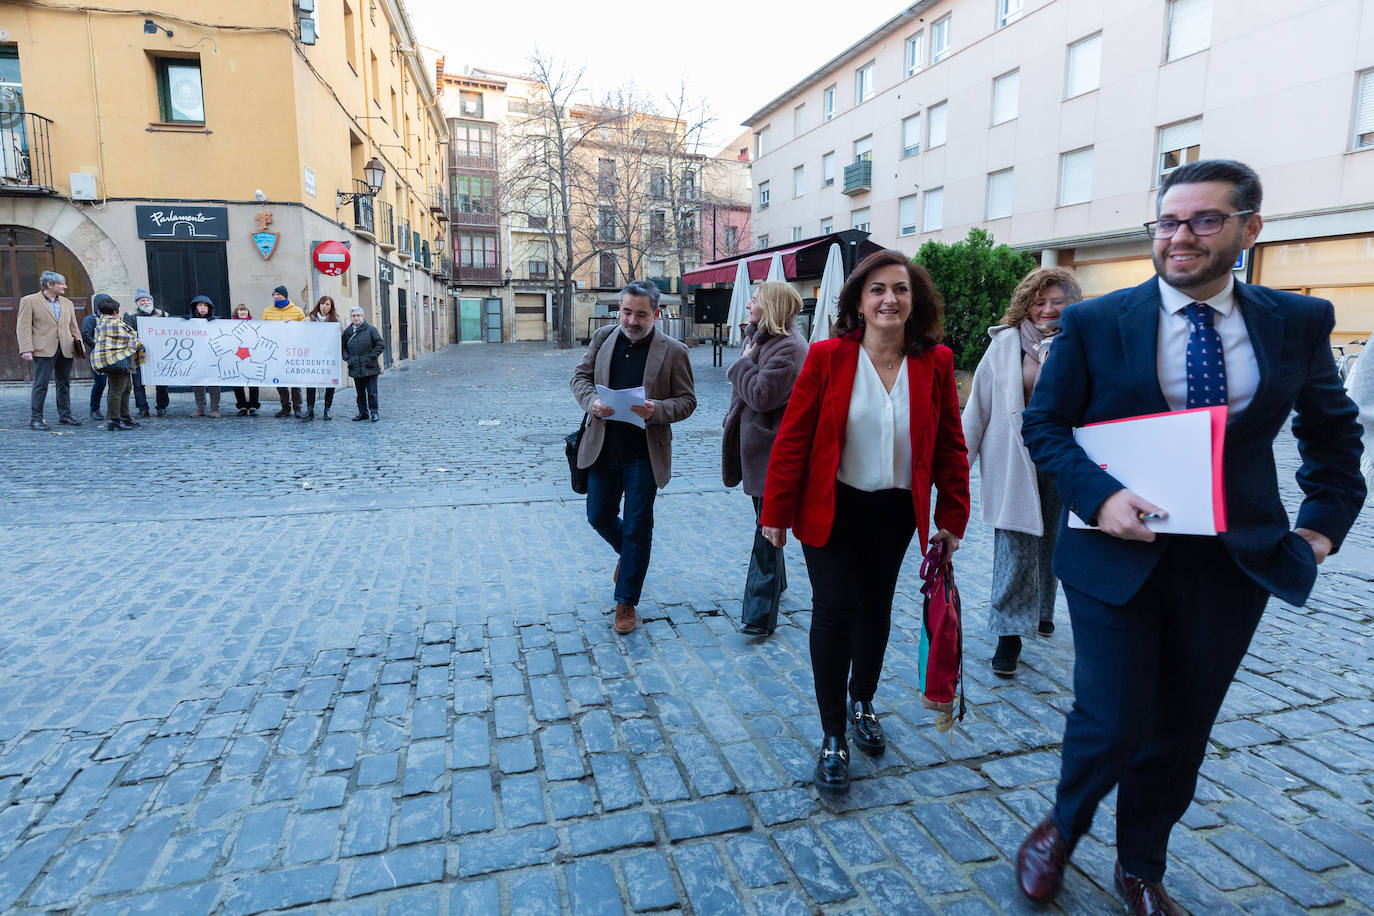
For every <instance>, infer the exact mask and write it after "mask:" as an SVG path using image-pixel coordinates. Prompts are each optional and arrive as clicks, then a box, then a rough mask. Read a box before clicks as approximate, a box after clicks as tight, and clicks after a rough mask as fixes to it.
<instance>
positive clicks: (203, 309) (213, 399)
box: [186, 296, 219, 420]
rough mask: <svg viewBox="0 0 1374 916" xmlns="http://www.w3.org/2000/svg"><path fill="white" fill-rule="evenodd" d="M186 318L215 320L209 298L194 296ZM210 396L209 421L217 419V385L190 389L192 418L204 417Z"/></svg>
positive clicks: (212, 305) (213, 307)
mask: <svg viewBox="0 0 1374 916" xmlns="http://www.w3.org/2000/svg"><path fill="white" fill-rule="evenodd" d="M186 317H187V318H201V319H204V320H206V321H214V320H215V304H214V303H213V302H211V301H210V297H209V296H196V297H195V298H194V299H192V300H191V310H190V312H188V313H187V315H186ZM206 392H209V394H210V419H212V420H218V419H219V386H218V385H195V386H192V388H191V393H192V394H193V395H194V396H195V399H196V409H195V411H193V412H192V414H191V416H193V417H203V416H205V394H206Z"/></svg>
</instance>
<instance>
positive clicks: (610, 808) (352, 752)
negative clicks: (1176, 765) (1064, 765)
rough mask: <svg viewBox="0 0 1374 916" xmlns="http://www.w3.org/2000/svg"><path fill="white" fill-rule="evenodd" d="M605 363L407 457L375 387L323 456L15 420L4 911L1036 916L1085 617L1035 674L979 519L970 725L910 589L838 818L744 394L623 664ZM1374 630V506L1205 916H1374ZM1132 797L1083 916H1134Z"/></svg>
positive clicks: (563, 365) (1190, 824) (1246, 709)
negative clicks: (1125, 880) (1007, 659)
mask: <svg viewBox="0 0 1374 916" xmlns="http://www.w3.org/2000/svg"><path fill="white" fill-rule="evenodd" d="M735 352H736V351H730V350H727V351H726V362H727V364H728V363H729V361H730V360H731V359H733V357H734V354H735ZM579 356H580V350H573V351H558V350H556V349H552V348H550V347H548V346H545V345H542V344H508V345H490V346H487V345H471V346H456V347H450V348H449V349H447V350H445V351H441V352H439V353H436V354H432V355H428V356H426V357H424V358H422V359H420V360H417V361H414V362H411V363H409V364H408V365H407V366H406V367H405V368H393V369H392V370H390V371H388V373H387V374H386V375H384V376H383V377H382V379H381V385H380V402H381V416H382V420H381V422H379V423H375V424H373V423H352V422H349V419H350V418H351V416H352V414H353V392H352V391H351V390H345V391H341V392H340V393H339V400H338V402H337V404H336V417H335V419H334V420H333V421H332V422H329V423H325V422H320V421H316V422H313V423H308V424H307V423H300V422H298V421H295V420H285V419H283V420H276V419H273V418H272V417H271V416H270V411H264V413H263V415H262V416H259V417H257V418H256V419H250V418H238V417H234V416H233V415H232V414H233V411H232V410H230V411H228V412H227V413H228V415H227V416H226V417H225V418H223V419H220V420H214V421H212V420H196V419H191V418H190V417H189V414H190V412H191V410H192V408H193V404H192V402H191V396H190V394H189V392H188V393H184V394H174V395H173V403H172V410H171V415H170V416H168V417H167V418H165V419H158V418H156V417H154V418H152V419H150V420H145V421H143V427H142V429H139V430H136V431H132V432H121V433H112V432H107V431H106V430H105V428H104V424H97V423H91V422H88V423H86V424H85V425H83V426H82V427H80V428H78V429H68V428H66V427H58V426H56V425H55V421H56V411H55V409H54V407H53V403H52V394H51V393H50V394H49V401H48V417H47V418H48V421H49V422H50V423H54V427H53V428H54V430H57V432H54V433H35V432H31V431H29V430H28V429H27V422H28V410H27V404H28V390H27V387H26V386H22V385H12V386H7V387H4V388H0V441H3V451H4V454H5V455H6V456H7V457H6V462H5V463H6V466H7V473H6V474H5V475H4V476H3V478H0V504H2V505H3V506H4V510H3V515H0V545H2V546H3V549H0V582H3V587H2V589H0V620H2V621H3V623H4V627H3V631H0V912H5V913H11V912H13V913H49V912H62V913H74V914H126V913H159V914H162V913H222V914H229V916H244V914H253V913H264V912H276V911H287V910H289V911H291V912H293V913H300V912H313V913H320V914H324V913H331V914H345V913H346V914H379V916H380V914H385V916H402V914H429V913H437V914H469V913H471V914H491V913H516V914H543V913H573V914H577V916H583V914H586V916H600V914H613V913H614V914H619V913H631V912H645V911H664V912H671V913H695V914H701V916H717V914H734V913H741V914H759V916H772V914H818V913H825V914H838V913H851V914H856V913H867V914H871V916H877V914H918V913H942V914H950V916H973V914H982V913H1026V912H1033V910H1032V908H1031V907H1030V906H1029V905H1028V904H1026V903H1025V902H1024V900H1023V899H1022V898H1021V896H1020V894H1019V892H1018V891H1017V890H1016V887H1015V882H1014V878H1013V874H1012V867H1011V864H1010V863H1011V861H1012V859H1013V857H1014V855H1015V851H1016V847H1017V845H1018V844H1019V843H1020V841H1021V839H1022V837H1023V836H1024V835H1025V833H1026V832H1027V830H1028V829H1029V827H1030V826H1031V825H1033V824H1034V823H1036V822H1037V821H1038V820H1039V818H1040V817H1041V816H1042V815H1043V814H1044V812H1045V811H1046V810H1047V808H1048V805H1049V799H1050V798H1051V797H1052V795H1053V790H1054V781H1055V778H1056V776H1057V773H1058V764H1059V757H1058V753H1059V750H1058V742H1059V738H1060V736H1061V732H1062V723H1063V717H1064V712H1065V711H1066V710H1067V709H1068V707H1069V705H1070V703H1071V692H1070V687H1071V683H1072V639H1073V635H1072V631H1071V628H1070V626H1069V622H1068V615H1067V613H1066V612H1065V611H1064V609H1063V602H1062V598H1061V601H1060V609H1059V614H1058V618H1057V622H1058V630H1057V632H1056V633H1055V634H1054V635H1053V636H1052V637H1051V638H1048V639H1038V640H1035V641H1027V644H1026V648H1025V651H1024V654H1023V666H1022V670H1021V672H1020V673H1019V674H1018V675H1017V676H1016V677H1015V678H1014V679H1011V680H1001V679H999V678H996V677H994V676H993V675H992V673H991V671H990V669H989V667H988V663H987V662H988V659H989V658H990V657H991V654H992V646H993V643H994V642H995V640H994V639H993V638H992V637H990V636H989V634H988V633H987V593H988V585H989V581H990V566H991V553H992V551H991V545H992V536H991V531H990V530H989V529H987V528H985V527H984V526H983V525H982V524H981V523H980V522H978V521H977V520H976V519H977V513H976V506H975V521H974V522H973V523H972V525H971V527H970V531H969V535H968V538H967V539H966V541H965V545H964V549H962V550H961V551H960V552H959V553H958V554H957V556H956V561H955V568H956V574H957V576H958V579H959V583H960V585H961V586H962V589H963V596H964V604H965V613H966V616H965V652H966V664H965V680H966V687H967V691H966V692H967V700H968V703H969V716H968V718H967V719H966V721H965V722H963V723H962V724H961V725H959V726H957V727H956V728H955V729H954V731H953V732H951V733H950V734H948V735H939V734H937V733H936V732H935V729H934V727H933V716H932V714H931V713H930V712H929V711H927V710H925V709H923V708H922V705H921V699H920V695H919V691H918V677H917V662H916V649H917V637H918V634H919V615H920V600H919V594H918V583H919V580H918V579H917V577H916V573H917V568H918V567H919V557H918V556H915V555H914V554H913V555H912V556H911V557H909V558H908V562H907V564H906V566H905V567H904V570H903V575H902V578H901V580H900V582H899V586H898V597H897V603H896V607H895V609H894V629H893V635H892V641H891V644H890V647H889V650H888V655H887V663H886V666H885V669H884V678H883V681H882V684H881V686H880V688H879V692H878V697H877V701H876V705H877V706H878V709H879V712H880V714H881V716H882V722H883V725H884V727H885V729H886V732H887V735H888V737H889V745H890V746H889V749H888V751H887V753H886V754H884V755H883V756H882V757H880V758H877V759H875V760H870V759H869V758H866V757H865V756H864V755H863V754H861V753H856V754H855V755H854V761H853V766H852V772H853V775H854V777H855V782H854V785H853V788H852V790H851V791H850V793H849V795H848V796H847V797H846V798H845V799H844V800H843V801H842V802H839V803H832V802H828V801H822V800H820V799H819V798H818V796H817V795H816V793H815V791H814V790H813V789H812V788H811V786H810V776H811V770H812V766H813V764H814V760H815V758H814V754H815V752H816V749H817V746H818V744H819V741H820V737H821V733H820V725H819V720H818V718H817V716H816V711H815V703H814V694H813V689H812V683H811V669H810V663H809V657H808V650H807V627H808V623H809V610H808V609H809V607H810V590H809V587H808V584H807V580H806V576H805V573H804V563H803V560H802V556H801V552H800V550H799V549H798V548H797V547H796V545H795V543H790V544H789V546H788V549H787V550H788V554H787V562H788V563H789V564H790V565H791V567H792V574H791V575H790V576H789V583H790V590H789V591H788V593H787V594H786V596H785V598H784V604H783V612H784V613H783V617H782V620H781V625H780V627H779V629H778V631H777V633H776V634H775V635H774V636H773V637H772V638H770V639H766V640H755V639H751V638H749V637H747V636H744V635H742V634H740V633H739V606H740V593H741V591H742V587H743V582H744V573H745V568H746V565H747V560H748V550H749V544H750V541H751V538H752V535H753V513H752V508H751V506H750V502H749V499H748V498H747V497H746V496H745V495H744V494H743V493H741V492H739V491H733V492H731V491H726V490H725V489H724V488H723V487H722V486H721V484H720V477H719V464H720V456H719V449H720V422H721V419H722V417H723V416H724V413H725V408H726V405H727V403H728V400H729V383H728V381H727V380H726V378H725V370H724V369H723V368H716V367H712V365H711V353H710V349H709V348H708V347H697V348H695V349H694V350H693V351H692V358H693V365H694V369H695V373H696V382H697V393H698V398H699V405H698V408H697V412H696V414H695V415H694V416H692V417H691V418H690V419H689V420H687V421H685V422H683V423H681V424H678V425H677V426H675V427H674V429H673V433H674V439H673V443H674V456H673V458H674V472H675V477H674V479H673V481H672V483H671V484H670V485H669V487H668V488H667V489H666V490H664V491H663V492H662V493H661V494H660V497H659V501H658V503H657V507H656V529H655V534H656V536H655V543H654V556H653V561H652V564H651V568H650V571H649V577H648V580H647V582H646V585H645V598H644V603H643V604H642V605H641V606H640V615H641V620H642V621H643V623H642V625H641V626H640V627H639V628H638V629H637V630H636V631H635V632H634V633H633V634H631V635H630V636H628V637H618V636H616V635H615V633H614V632H613V631H612V629H611V626H610V615H609V610H610V606H611V602H612V598H611V587H610V583H611V571H612V569H613V567H614V563H615V557H614V555H613V554H612V552H611V550H610V549H609V548H608V547H607V546H606V545H605V544H604V542H602V541H601V539H600V538H599V537H597V536H596V534H595V533H594V532H593V531H592V530H591V529H590V527H588V525H587V523H586V519H585V514H584V512H585V510H584V504H583V501H582V499H581V498H579V497H576V496H574V495H573V494H572V493H571V491H570V490H569V489H568V487H567V465H566V462H565V460H564V457H563V449H562V441H563V436H564V435H565V434H566V433H568V432H571V431H572V430H573V429H575V428H576V425H577V421H578V418H579V415H578V413H577V411H576V408H575V406H574V404H573V402H572V399H571V396H570V394H569V391H568V379H569V377H570V375H571V372H572V368H573V366H574V364H575V363H576V360H577V359H578V357H579ZM88 390H89V389H88V385H87V383H84V382H82V383H79V384H76V385H74V386H73V403H74V405H75V406H76V408H77V415H78V417H81V418H83V419H84V417H85V415H86V409H85V408H86V403H87V393H88ZM263 394H264V404H268V403H274V402H275V397H273V396H272V393H271V392H270V390H269V389H264V391H263ZM228 403H229V404H230V405H232V403H233V401H232V395H231V396H230V397H229V400H228ZM1275 448H1276V452H1277V454H1278V455H1279V456H1280V473H1281V477H1282V478H1284V480H1283V485H1284V488H1285V495H1286V498H1287V501H1288V503H1289V506H1290V509H1291V508H1292V507H1293V506H1295V505H1296V502H1297V496H1298V493H1297V489H1296V487H1295V485H1294V484H1293V482H1292V476H1293V472H1294V470H1295V469H1296V467H1297V454H1296V449H1295V446H1294V443H1293V441H1292V439H1291V438H1289V437H1287V436H1285V437H1283V438H1282V439H1281V440H1280V441H1279V442H1278V443H1276V446H1275ZM974 495H975V502H976V498H977V483H976V480H975V485H974ZM1372 626H1374V511H1370V510H1368V509H1367V510H1366V512H1365V513H1364V514H1363V515H1362V516H1361V519H1360V521H1359V523H1358V526H1357V529H1356V531H1355V532H1354V533H1353V534H1352V536H1351V538H1350V539H1349V540H1348V542H1347V545H1346V547H1345V549H1344V550H1342V551H1341V552H1340V553H1339V554H1338V555H1336V556H1335V557H1333V558H1331V560H1330V561H1329V562H1328V563H1327V564H1326V565H1325V566H1324V567H1323V569H1322V575H1321V577H1320V579H1319V582H1318V586H1317V590H1316V592H1315V594H1314V595H1313V598H1312V600H1311V601H1310V602H1309V604H1308V606H1307V607H1306V608H1303V609H1294V608H1291V607H1288V606H1285V605H1282V604H1280V603H1278V602H1271V603H1270V606H1269V608H1268V610H1267V612H1266V614H1265V617H1264V620H1263V622H1262V624H1261V626H1260V631H1259V634H1258V635H1257V637H1256V640H1255V642H1254V645H1253V646H1252V648H1251V652H1250V654H1249V656H1248V657H1247V658H1246V661H1245V664H1244V666H1243V670H1242V672H1241V674H1240V675H1239V679H1238V681H1237V683H1236V684H1235V685H1234V686H1233V688H1232V689H1231V692H1230V694H1229V696H1228V699H1227V702H1226V706H1225V708H1224V711H1223V714H1222V721H1220V722H1219V723H1218V725H1217V727H1216V729H1215V730H1214V732H1213V735H1212V746H1211V750H1210V753H1209V756H1208V758H1207V761H1206V763H1205V765H1204V767H1203V770H1202V778H1201V780H1200V783H1199V786H1198V793H1197V802H1196V803H1195V804H1194V805H1193V807H1192V808H1191V809H1190V810H1189V812H1188V814H1187V816H1186V817H1185V819H1184V822H1183V823H1182V824H1181V825H1180V826H1179V827H1178V828H1177V829H1176V830H1175V832H1174V838H1173V843H1172V846H1171V850H1170V851H1171V854H1172V855H1171V861H1170V866H1169V872H1168V876H1167V880H1168V883H1169V887H1170V889H1171V890H1172V891H1173V892H1174V894H1175V896H1176V897H1178V898H1179V899H1180V901H1181V902H1182V903H1184V904H1185V905H1186V906H1188V907H1189V908H1190V909H1191V911H1192V912H1193V913H1194V914H1204V913H1206V914H1213V913H1253V914H1285V913H1313V912H1315V913H1321V914H1332V916H1336V914H1351V913H1369V912H1371V911H1374V740H1371V738H1372V737H1374V729H1372V728H1371V726H1374V636H1372V635H1371V627H1372ZM1111 801H1112V800H1111V799H1110V798H1109V800H1108V804H1107V805H1106V806H1104V809H1103V810H1102V811H1101V812H1099V816H1098V819H1097V822H1096V824H1095V826H1094V831H1093V834H1092V835H1091V836H1089V837H1086V838H1085V839H1084V840H1083V842H1082V843H1080V845H1079V847H1078V850H1077V852H1076V853H1075V857H1074V866H1073V867H1072V868H1071V869H1070V872H1069V875H1068V878H1067V881H1066V885H1065V887H1064V890H1063V892H1062V894H1061V896H1060V898H1059V900H1058V909H1057V910H1056V909H1055V908H1051V909H1050V910H1049V911H1050V912H1056V911H1059V910H1062V911H1063V912H1066V913H1076V914H1095V913H1112V912H1118V911H1119V910H1120V905H1119V904H1118V903H1117V902H1116V898H1115V895H1114V893H1113V891H1112V865H1113V862H1114V859H1115V852H1114V848H1113V846H1112V841H1113V837H1114V824H1113V821H1112V810H1111V809H1112V804H1111Z"/></svg>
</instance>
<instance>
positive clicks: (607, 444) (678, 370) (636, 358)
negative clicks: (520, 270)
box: [572, 280, 697, 634]
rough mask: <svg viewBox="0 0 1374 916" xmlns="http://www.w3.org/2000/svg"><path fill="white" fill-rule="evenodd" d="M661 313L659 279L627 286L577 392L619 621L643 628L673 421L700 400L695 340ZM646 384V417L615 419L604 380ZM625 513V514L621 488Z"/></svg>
mask: <svg viewBox="0 0 1374 916" xmlns="http://www.w3.org/2000/svg"><path fill="white" fill-rule="evenodd" d="M660 314H661V312H660V310H659V307H658V287H656V286H654V285H653V284H652V283H647V282H645V281H642V280H636V281H634V282H632V283H630V284H629V285H627V286H626V287H625V289H624V290H622V291H621V293H620V315H619V319H620V320H619V321H618V322H617V323H616V324H613V325H610V326H608V327H605V328H602V329H601V330H599V331H597V332H596V333H595V334H593V335H592V339H591V343H590V344H588V346H587V352H586V353H585V354H584V355H583V357H582V361H581V362H579V363H578V364H577V369H575V370H574V371H573V377H572V392H573V397H574V398H576V399H577V403H578V404H579V405H581V407H582V409H583V410H585V411H586V412H587V413H588V414H589V420H588V422H587V429H586V432H584V433H583V434H582V444H581V446H580V447H579V448H578V452H577V465H578V467H583V468H588V469H589V472H588V475H587V521H589V522H590V523H591V526H592V527H593V528H594V529H596V533H597V534H599V535H601V536H602V537H603V538H605V539H606V542H607V543H608V544H610V545H611V547H613V548H614V549H615V552H616V553H617V554H619V556H620V561H619V562H618V563H617V564H616V572H615V629H616V632H617V633H621V634H624V633H629V632H630V631H631V630H633V629H634V628H635V622H636V617H635V605H637V604H639V596H640V591H641V589H642V588H643V587H644V576H645V574H646V573H647V572H648V571H649V552H650V548H651V546H652V543H653V536H654V498H655V497H656V496H657V494H658V488H660V487H666V486H667V485H668V481H669V480H670V479H671V478H672V464H673V433H672V430H670V429H669V428H668V426H669V424H670V423H676V422H677V421H679V420H685V419H687V418H688V417H689V416H691V415H692V411H694V410H696V407H697V396H696V391H695V390H694V386H693V382H692V363H691V360H690V359H689V358H688V354H687V347H686V346H684V345H683V344H682V343H681V342H679V341H676V340H673V339H672V338H671V337H669V336H668V335H667V334H663V333H660V332H657V331H655V330H654V322H655V321H657V320H658V318H659V315H660ZM597 385H602V386H604V387H606V388H613V389H620V388H637V387H639V386H640V385H643V386H644V404H643V405H642V406H638V407H632V408H631V410H633V411H634V412H635V414H636V415H637V416H639V417H641V418H642V419H643V420H644V421H645V425H644V428H642V429H641V428H640V427H639V426H637V425H635V424H633V423H627V422H620V421H610V422H607V419H606V418H607V417H609V416H611V414H612V413H613V412H614V411H612V409H611V408H609V407H607V406H606V405H605V404H602V403H601V399H600V398H598V397H597V395H596V386H597ZM622 495H623V496H624V500H625V505H624V513H623V515H622V514H621V496H622Z"/></svg>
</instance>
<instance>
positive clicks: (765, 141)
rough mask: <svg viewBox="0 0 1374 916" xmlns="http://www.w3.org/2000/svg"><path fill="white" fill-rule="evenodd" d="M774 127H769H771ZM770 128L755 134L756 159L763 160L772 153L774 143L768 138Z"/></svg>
mask: <svg viewBox="0 0 1374 916" xmlns="http://www.w3.org/2000/svg"><path fill="white" fill-rule="evenodd" d="M771 126H772V125H769V127H771ZM768 130H769V128H768V127H765V128H763V129H762V130H758V131H755V132H754V158H755V159H761V158H762V157H764V156H766V155H768V153H769V152H770V151H772V148H773V143H772V140H771V138H770V137H769V136H768Z"/></svg>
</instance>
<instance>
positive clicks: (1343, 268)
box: [1254, 233, 1374, 343]
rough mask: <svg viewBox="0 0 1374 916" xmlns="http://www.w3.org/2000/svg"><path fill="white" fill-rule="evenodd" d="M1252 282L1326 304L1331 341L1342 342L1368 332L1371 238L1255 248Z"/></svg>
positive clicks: (1372, 314) (1373, 286)
mask: <svg viewBox="0 0 1374 916" xmlns="http://www.w3.org/2000/svg"><path fill="white" fill-rule="evenodd" d="M1254 255H1255V270H1254V281H1255V282H1256V283H1259V284H1262V285H1264V286H1270V287H1273V288H1275V289H1287V290H1292V291H1294V292H1299V293H1304V294H1306V295H1309V296H1317V297H1319V298H1322V299H1329V300H1331V302H1332V304H1333V305H1335V307H1336V328H1335V331H1334V332H1333V333H1332V335H1331V337H1332V340H1333V341H1335V342H1339V343H1345V342H1346V341H1349V340H1354V339H1365V338H1368V337H1369V334H1370V331H1371V330H1374V233H1368V234H1364V235H1350V236H1343V237H1340V238H1328V239H1316V240H1302V241H1292V242H1273V243H1270V244H1268V245H1266V244H1263V243H1261V244H1259V245H1256V246H1255V251H1254Z"/></svg>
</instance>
